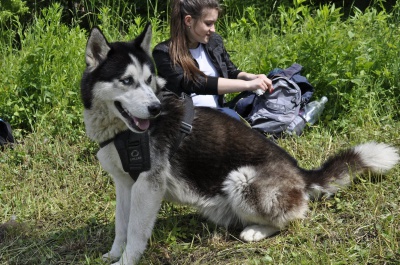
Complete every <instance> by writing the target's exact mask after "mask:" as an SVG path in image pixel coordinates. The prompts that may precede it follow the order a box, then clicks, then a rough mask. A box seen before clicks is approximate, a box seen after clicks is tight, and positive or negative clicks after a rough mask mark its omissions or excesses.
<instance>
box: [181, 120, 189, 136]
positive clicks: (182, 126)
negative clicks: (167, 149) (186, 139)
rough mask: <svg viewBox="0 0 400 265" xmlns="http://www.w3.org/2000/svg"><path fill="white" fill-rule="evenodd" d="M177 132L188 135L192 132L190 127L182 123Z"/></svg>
mask: <svg viewBox="0 0 400 265" xmlns="http://www.w3.org/2000/svg"><path fill="white" fill-rule="evenodd" d="M179 130H180V131H181V132H183V133H186V134H190V133H191V132H192V125H190V124H189V123H186V122H184V121H182V122H181V126H180V128H179Z"/></svg>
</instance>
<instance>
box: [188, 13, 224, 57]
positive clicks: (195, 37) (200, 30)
mask: <svg viewBox="0 0 400 265" xmlns="http://www.w3.org/2000/svg"><path fill="white" fill-rule="evenodd" d="M202 13H203V16H202V17H200V18H199V19H194V18H192V17H191V16H190V15H187V16H186V17H185V25H186V34H187V37H188V39H189V48H191V49H193V48H196V47H197V46H198V45H199V43H203V44H206V43H207V42H208V41H209V40H210V36H211V33H213V32H215V22H217V19H218V10H217V9H211V8H205V9H204V10H203V12H202Z"/></svg>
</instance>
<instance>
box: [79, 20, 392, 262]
mask: <svg viewBox="0 0 400 265" xmlns="http://www.w3.org/2000/svg"><path fill="white" fill-rule="evenodd" d="M150 42H151V27H150V26H149V25H148V26H146V28H145V30H144V31H143V33H142V34H141V35H140V36H138V37H137V38H136V39H135V40H133V41H131V42H115V43H108V42H107V40H106V39H105V37H104V36H103V34H102V33H101V31H100V30H99V29H97V28H94V29H93V30H92V31H91V33H90V37H89V40H88V43H87V47H86V63H87V68H86V70H85V72H84V74H83V78H82V82H81V92H82V100H83V104H84V107H85V110H84V121H85V125H86V132H87V135H88V136H89V137H90V138H91V139H92V140H94V141H96V142H98V143H101V142H104V141H106V140H109V139H112V138H113V137H114V136H115V135H116V134H118V133H119V132H121V131H124V130H128V129H129V130H132V131H134V132H137V133H141V132H143V131H146V130H148V131H149V134H150V152H151V169H150V170H149V171H146V172H143V173H141V174H140V176H139V178H138V180H137V181H136V182H134V181H133V180H132V178H131V177H130V176H129V174H128V173H126V172H124V170H123V168H122V165H121V162H120V159H119V156H118V153H117V151H116V148H115V146H114V144H113V143H112V142H111V143H110V144H108V145H107V146H105V147H103V148H101V149H100V150H99V152H98V154H97V156H98V158H99V160H100V163H101V165H102V167H103V168H104V169H105V170H106V171H107V172H108V173H110V174H111V175H112V177H113V179H114V181H115V187H116V197H117V205H116V218H115V234H116V235H115V240H114V243H113V245H112V247H111V250H110V251H109V252H108V253H106V254H104V256H103V257H104V259H110V260H118V259H119V261H118V262H117V263H115V264H136V263H137V262H138V261H139V259H140V257H141V255H142V254H143V252H144V250H145V248H146V244H147V241H148V239H149V237H150V235H151V233H152V229H153V225H154V223H155V221H156V217H157V213H158V211H159V209H160V205H161V202H162V200H163V199H165V200H169V201H174V202H178V203H183V204H188V205H192V206H193V207H195V208H197V209H198V211H199V212H200V213H201V214H202V215H204V216H205V217H207V218H208V219H209V220H211V221H213V222H215V223H216V224H219V225H223V226H226V227H229V226H236V227H242V228H243V230H242V232H241V234H240V238H241V239H242V240H244V241H248V242H251V241H259V240H262V239H264V238H266V237H268V236H271V235H272V234H274V233H276V232H278V231H279V230H280V229H282V228H284V227H285V226H286V225H287V224H288V223H289V222H291V221H292V220H295V219H298V218H304V217H305V214H306V212H307V209H308V206H307V203H308V200H309V199H310V198H317V197H320V196H329V195H331V194H334V193H335V192H336V191H337V190H338V189H339V188H341V187H344V186H346V185H348V184H350V182H351V179H352V178H351V175H355V174H360V173H363V172H365V171H372V172H376V173H383V172H385V171H387V170H389V169H391V168H392V167H393V166H395V165H396V163H397V162H398V161H399V155H398V152H397V150H396V149H395V148H393V147H390V146H388V145H386V144H383V143H375V142H370V143H366V144H362V145H358V146H356V147H354V148H351V149H348V150H346V151H343V152H341V153H339V154H337V155H335V156H333V157H332V158H330V159H329V160H328V161H327V162H325V163H324V164H323V165H322V166H321V167H320V168H319V169H315V170H305V169H302V168H299V167H298V165H297V162H296V160H295V159H294V158H293V157H291V156H290V155H289V154H288V153H287V152H285V151H284V150H283V149H282V148H280V147H279V146H277V145H276V144H274V143H272V142H270V141H269V140H267V139H266V138H265V137H263V136H262V135H261V134H260V133H258V132H256V131H254V130H252V129H250V128H248V127H247V126H246V125H244V124H242V123H240V122H238V121H236V120H234V119H231V118H230V117H229V116H227V115H225V114H222V113H220V112H218V111H216V110H213V109H211V108H201V107H200V108H195V117H194V121H193V131H192V133H191V134H190V135H188V136H187V137H186V138H185V139H184V140H183V142H182V143H181V145H180V147H179V148H178V149H177V150H176V153H175V154H174V155H173V156H172V158H170V154H171V150H173V149H174V146H175V143H176V139H177V136H178V135H179V126H180V122H181V120H182V117H183V113H184V107H183V104H182V101H181V100H180V99H178V98H176V97H173V96H169V97H163V92H162V91H161V88H162V87H163V85H164V84H165V81H164V80H163V79H161V78H159V77H157V76H156V75H155V69H154V65H153V62H152V58H151V50H150ZM157 96H158V97H157ZM160 99H161V100H160ZM350 172H351V173H352V174H351V175H350Z"/></svg>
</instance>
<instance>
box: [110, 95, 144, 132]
mask: <svg viewBox="0 0 400 265" xmlns="http://www.w3.org/2000/svg"><path fill="white" fill-rule="evenodd" d="M114 105H115V107H116V108H117V109H118V111H119V112H120V113H121V115H122V116H123V117H124V118H125V119H126V120H127V121H128V123H129V125H130V126H131V127H132V128H133V129H135V130H138V131H143V132H144V131H146V130H147V129H148V128H149V126H150V121H149V120H148V119H140V118H137V117H135V116H132V115H131V114H130V113H129V112H128V111H126V110H125V109H124V108H123V107H122V105H121V102H119V101H115V102H114Z"/></svg>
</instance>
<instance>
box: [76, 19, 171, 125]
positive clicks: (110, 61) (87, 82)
mask: <svg viewBox="0 0 400 265" xmlns="http://www.w3.org/2000/svg"><path fill="white" fill-rule="evenodd" d="M150 42H151V26H150V24H147V25H146V27H145V29H144V31H143V32H142V33H141V34H140V35H139V36H138V37H137V38H136V39H134V40H132V41H129V42H114V43H109V42H108V41H107V40H106V38H105V37H104V35H103V33H102V32H101V30H100V29H99V28H97V27H94V28H93V29H92V30H91V32H90V36H89V39H88V42H87V45H86V69H85V72H84V74H83V77H82V81H81V95H82V101H83V104H84V107H85V109H88V110H90V109H91V108H94V106H95V105H96V104H98V106H99V105H101V106H102V108H104V107H106V108H107V113H108V114H109V115H113V116H115V117H114V118H118V119H120V120H122V121H123V122H124V123H125V124H126V126H127V127H128V128H129V129H130V130H132V131H134V132H143V131H146V130H147V129H148V127H149V125H150V121H149V120H150V119H152V118H155V117H157V116H158V115H159V114H160V112H161V104H160V101H159V100H158V98H157V96H156V95H155V93H156V92H157V90H158V89H159V88H161V87H162V86H164V84H165V81H164V80H163V79H161V78H158V77H157V76H156V75H155V67H154V63H153V61H152V58H151V47H150ZM96 107H97V106H96ZM100 115H101V114H100ZM111 118H112V117H111Z"/></svg>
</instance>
